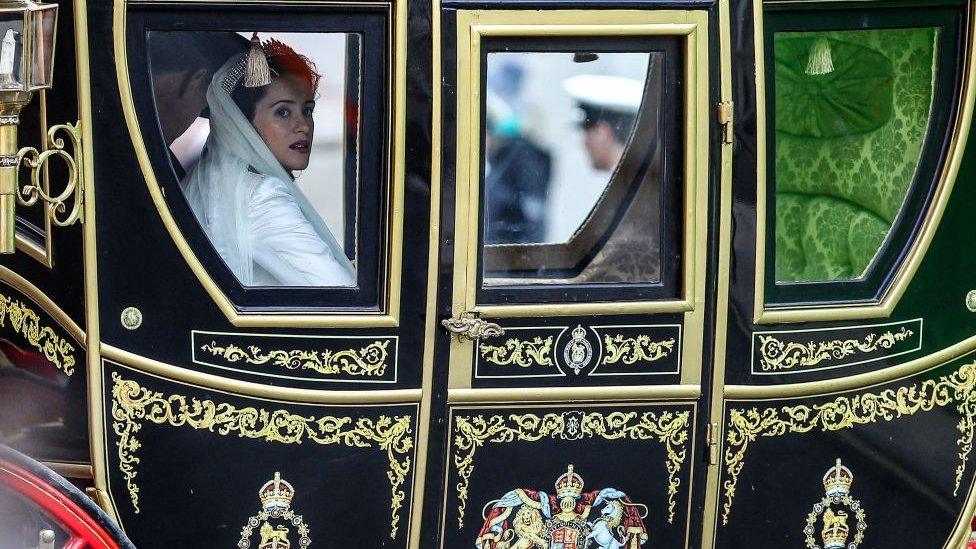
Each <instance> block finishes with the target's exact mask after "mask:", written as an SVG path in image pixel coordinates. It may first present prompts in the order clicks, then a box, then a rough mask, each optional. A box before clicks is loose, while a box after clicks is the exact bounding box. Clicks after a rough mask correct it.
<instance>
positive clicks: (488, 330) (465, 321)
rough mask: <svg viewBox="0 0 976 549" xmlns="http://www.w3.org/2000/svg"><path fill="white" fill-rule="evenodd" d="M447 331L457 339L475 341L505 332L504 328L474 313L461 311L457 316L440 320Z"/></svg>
mask: <svg viewBox="0 0 976 549" xmlns="http://www.w3.org/2000/svg"><path fill="white" fill-rule="evenodd" d="M441 326H444V328H445V329H447V331H448V332H451V333H452V334H454V335H456V336H457V337H458V339H467V340H469V341H477V340H479V339H485V338H489V337H497V336H500V335H504V334H505V330H504V329H503V328H502V327H501V326H499V325H498V324H495V323H494V322H488V321H487V320H483V319H481V318H478V317H477V316H475V315H474V313H461V315H460V316H458V317H457V318H445V319H444V320H442V321H441Z"/></svg>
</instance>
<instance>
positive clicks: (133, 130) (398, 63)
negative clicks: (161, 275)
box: [113, 0, 407, 328]
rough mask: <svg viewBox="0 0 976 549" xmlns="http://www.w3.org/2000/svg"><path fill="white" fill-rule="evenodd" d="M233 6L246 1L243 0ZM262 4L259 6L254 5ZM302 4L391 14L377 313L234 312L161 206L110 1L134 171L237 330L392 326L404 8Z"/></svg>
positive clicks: (398, 271)
mask: <svg viewBox="0 0 976 549" xmlns="http://www.w3.org/2000/svg"><path fill="white" fill-rule="evenodd" d="M238 3H244V4H247V3H250V0H243V1H242V2H238ZM255 3H261V2H255ZM303 3H304V4H309V5H312V4H323V5H329V6H337V7H341V6H348V7H351V8H355V7H357V6H362V5H367V4H368V5H381V6H386V7H388V8H389V10H390V15H391V19H392V21H391V24H390V25H389V33H390V36H389V37H388V38H389V43H390V51H389V59H390V74H389V83H388V84H389V92H390V93H389V97H390V103H391V104H390V108H391V113H390V120H389V123H390V127H391V129H390V133H389V135H388V139H389V143H390V145H391V146H390V153H389V154H390V158H389V164H390V168H391V169H390V170H389V172H390V175H389V190H390V193H389V199H388V200H387V204H386V207H385V210H386V215H387V216H388V217H389V221H390V224H389V229H388V235H387V236H388V238H387V241H386V242H384V248H385V250H386V254H387V269H386V276H385V285H384V288H383V290H384V291H383V298H382V299H381V309H382V310H383V311H382V312H380V313H366V312H350V313H344V312H338V311H328V312H326V311H316V312H310V313H307V314H306V313H298V312H288V311H281V312H278V313H247V312H244V311H241V310H240V309H238V308H237V307H236V306H235V305H234V303H233V302H232V301H231V300H230V298H229V297H227V295H226V294H225V293H224V291H223V290H222V289H221V288H220V287H219V286H218V285H217V284H216V282H214V280H213V278H212V277H211V276H210V274H209V273H208V272H207V269H206V267H205V266H204V265H203V263H202V262H201V261H200V259H199V258H198V257H197V256H196V254H195V253H194V252H193V250H192V248H191V247H190V245H189V243H188V242H187V240H186V238H185V237H184V235H183V233H182V232H181V230H180V228H179V226H178V225H177V223H176V220H175V219H174V218H173V215H172V212H170V210H169V207H168V206H167V205H166V197H165V195H164V194H163V191H162V187H161V186H160V185H159V181H158V180H157V179H156V175H155V172H154V171H153V169H152V165H151V164H150V161H149V152H148V150H147V149H146V144H145V141H144V140H143V138H142V130H141V128H140V126H139V120H138V118H137V117H136V112H135V102H134V98H133V96H132V86H131V84H130V77H129V67H128V60H127V57H126V55H127V48H126V30H125V26H126V5H127V3H126V0H115V3H114V29H113V40H114V42H113V44H114V51H115V68H116V73H117V77H118V84H119V96H120V100H121V102H122V111H123V114H124V116H125V120H126V126H127V127H128V130H129V136H130V137H131V140H132V146H133V148H134V149H135V153H136V158H137V159H138V161H139V167H140V168H141V170H142V175H143V178H144V179H145V181H146V186H147V188H148V190H149V194H150V195H151V196H152V200H153V203H154V204H155V205H156V209H157V211H158V212H159V216H160V219H161V221H162V223H163V226H164V227H165V228H166V231H167V232H168V233H169V235H170V237H172V239H173V243H174V244H175V245H176V247H177V249H178V250H179V252H180V255H182V256H183V259H184V261H185V262H186V264H187V266H188V267H189V268H190V270H191V271H192V272H193V274H194V275H195V276H196V277H197V279H198V280H199V281H200V284H201V285H202V286H203V288H204V290H206V292H207V293H208V294H209V295H210V297H211V299H213V301H214V303H215V304H216V305H217V308H218V309H220V311H221V312H222V313H223V314H224V315H225V316H226V317H227V320H228V321H229V322H230V323H231V324H233V325H234V326H237V327H275V328H278V327H323V328H324V327H395V326H398V325H399V321H400V297H401V296H400V288H401V277H402V256H403V200H404V192H405V189H404V179H405V175H404V173H405V172H404V170H405V167H404V162H405V157H404V154H405V135H406V113H405V109H406V57H407V36H406V35H407V7H406V3H405V2H404V1H402V0H400V1H396V2H393V1H392V0H391V1H390V2H379V3H378V2H367V3H363V2H354V1H352V2H341V3H340V2H331V1H323V2H317V1H315V0H308V1H303Z"/></svg>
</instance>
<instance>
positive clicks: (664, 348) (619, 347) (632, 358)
mask: <svg viewBox="0 0 976 549" xmlns="http://www.w3.org/2000/svg"><path fill="white" fill-rule="evenodd" d="M674 343H675V339H674V338H673V337H672V338H670V339H666V340H664V341H652V340H651V337H650V336H648V335H639V336H636V337H624V335H623V334H616V335H614V336H612V337H611V336H610V335H604V336H603V349H604V351H605V354H604V355H603V361H602V362H601V364H616V363H618V362H623V363H624V364H634V363H636V362H637V361H645V362H654V361H655V360H660V359H662V358H664V357H666V356H668V355H669V354H670V353H671V351H673V350H674Z"/></svg>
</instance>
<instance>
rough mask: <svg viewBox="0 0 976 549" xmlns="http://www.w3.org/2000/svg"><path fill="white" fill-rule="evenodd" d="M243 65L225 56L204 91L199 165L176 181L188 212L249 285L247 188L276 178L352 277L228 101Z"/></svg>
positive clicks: (251, 266)
mask: <svg viewBox="0 0 976 549" xmlns="http://www.w3.org/2000/svg"><path fill="white" fill-rule="evenodd" d="M243 60H244V54H241V55H236V56H234V57H231V58H230V59H229V60H228V61H227V62H226V63H224V65H223V67H221V68H220V70H218V71H217V72H216V74H214V77H213V80H212V81H211V83H210V86H209V87H208V88H207V104H208V105H209V107H210V136H209V137H208V138H207V143H206V145H204V148H203V153H202V155H201V157H200V160H199V162H197V164H196V165H195V166H194V167H193V169H192V170H191V171H190V173H189V174H187V176H186V177H185V178H184V179H183V181H182V187H183V192H184V193H185V195H186V198H187V201H188V202H189V203H190V207H191V208H192V209H193V213H194V214H195V215H196V216H197V219H198V220H199V221H200V223H201V224H202V225H203V226H204V230H205V231H206V232H207V235H208V236H209V237H210V240H211V242H212V243H213V245H214V247H215V248H217V251H218V253H220V256H221V257H222V258H223V259H224V261H225V262H226V263H227V266H228V267H229V268H230V270H231V271H233V273H234V274H235V275H236V276H237V278H238V280H240V281H241V283H242V284H243V285H245V286H251V285H253V281H254V262H253V258H252V249H251V241H252V239H251V236H252V235H251V227H250V224H251V223H250V210H249V209H250V204H249V197H250V191H251V185H252V184H253V181H254V180H255V179H254V178H255V173H257V174H261V175H264V176H267V177H271V178H275V179H278V180H280V181H282V182H284V183H285V185H284V186H283V187H284V188H285V192H287V193H288V194H289V195H290V196H291V198H293V199H294V201H295V203H296V204H298V206H299V208H300V209H301V212H302V214H303V215H304V216H305V218H306V219H307V221H308V222H309V223H310V224H311V226H312V227H313V228H314V230H315V232H316V233H317V234H318V236H319V238H321V239H322V241H323V242H324V243H325V244H326V245H327V246H328V248H329V250H330V251H331V252H332V256H333V259H334V260H335V261H336V262H337V263H338V264H339V267H341V268H342V269H344V270H345V271H346V272H347V273H354V272H355V268H354V267H353V265H352V263H351V262H350V261H349V259H348V258H347V257H346V255H345V253H344V252H343V250H342V247H341V246H340V245H339V243H338V242H337V241H336V239H335V237H334V236H333V235H332V232H331V231H329V229H328V227H327V226H326V225H325V223H324V222H323V221H322V218H321V217H320V216H319V214H318V212H316V211H315V208H313V207H312V205H311V204H310V203H309V201H308V199H307V198H305V195H304V194H302V192H301V191H300V190H299V189H298V188H297V187H296V186H295V184H294V182H293V180H292V177H291V174H289V173H288V172H287V171H286V170H285V168H284V167H282V165H281V163H280V162H278V160H277V159H276V158H275V157H274V154H272V153H271V150H270V149H269V148H268V146H267V144H265V142H264V140H263V139H261V136H260V135H258V132H257V130H256V129H255V128H254V126H253V125H252V124H251V122H250V121H249V120H248V119H247V118H245V116H244V114H243V113H242V112H241V110H240V108H239V107H238V106H237V104H236V103H235V102H234V100H233V98H232V97H231V92H232V91H233V90H234V87H235V86H236V85H237V83H238V82H240V80H241V78H242V77H243V74H244V64H243ZM352 278H353V279H354V278H355V277H354V276H353V277H352ZM337 285H339V284H337Z"/></svg>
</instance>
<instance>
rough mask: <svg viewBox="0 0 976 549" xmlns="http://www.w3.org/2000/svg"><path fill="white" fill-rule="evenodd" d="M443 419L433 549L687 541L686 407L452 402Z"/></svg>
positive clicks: (689, 464)
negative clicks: (445, 436)
mask: <svg viewBox="0 0 976 549" xmlns="http://www.w3.org/2000/svg"><path fill="white" fill-rule="evenodd" d="M450 416H451V417H450V424H449V425H450V435H451V437H450V438H451V441H452V442H451V443H450V445H449V446H448V459H447V463H448V471H447V482H446V484H445V485H446V486H447V493H446V495H445V498H444V499H445V505H444V515H443V517H442V528H443V541H442V547H451V548H453V547H470V546H473V545H474V544H476V543H479V544H481V545H485V544H487V543H489V542H496V543H497V541H506V540H507V541H509V542H510V543H512V544H513V545H512V546H513V547H515V546H517V545H515V544H517V543H518V542H519V540H531V539H534V538H539V539H541V540H544V541H545V542H546V543H548V544H549V545H548V546H550V547H559V545H558V544H559V543H564V544H565V545H564V547H573V546H574V545H572V543H573V542H575V543H576V544H577V545H576V547H589V546H594V545H593V544H594V542H596V541H598V540H599V542H600V543H604V544H607V545H603V546H605V547H620V546H621V545H613V544H612V543H636V545H634V546H635V547H637V546H640V545H641V544H642V543H644V542H646V541H647V539H648V538H650V539H652V540H653V541H652V543H653V546H656V547H685V546H686V545H687V540H686V536H687V533H688V530H687V528H688V511H689V497H688V494H689V490H690V486H691V476H692V474H693V471H692V469H693V468H694V466H695V462H696V461H697V460H696V459H695V457H694V456H695V449H694V442H693V441H694V422H695V405H694V404H691V403H686V404H679V403H670V404H663V403H630V404H627V405H619V406H610V405H571V404H570V405H567V404H539V405H526V406H520V407H517V408H515V407H497V406H495V407H474V406H457V407H453V408H452V409H451V414H450ZM618 526H619V527H620V528H618ZM522 543H526V541H523V542H522ZM588 544H589V545H588ZM488 546H492V545H488ZM623 546H625V547H630V546H631V545H623Z"/></svg>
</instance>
